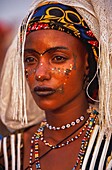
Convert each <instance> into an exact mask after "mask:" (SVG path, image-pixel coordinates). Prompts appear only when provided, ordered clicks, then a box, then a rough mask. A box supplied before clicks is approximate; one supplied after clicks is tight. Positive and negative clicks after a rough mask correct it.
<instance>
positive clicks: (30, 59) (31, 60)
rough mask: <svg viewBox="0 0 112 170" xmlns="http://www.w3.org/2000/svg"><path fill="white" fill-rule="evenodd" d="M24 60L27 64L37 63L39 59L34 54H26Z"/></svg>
mask: <svg viewBox="0 0 112 170" xmlns="http://www.w3.org/2000/svg"><path fill="white" fill-rule="evenodd" d="M24 62H25V64H27V65H30V64H36V63H37V62H38V61H37V59H36V58H35V57H34V56H26V57H25V59H24Z"/></svg>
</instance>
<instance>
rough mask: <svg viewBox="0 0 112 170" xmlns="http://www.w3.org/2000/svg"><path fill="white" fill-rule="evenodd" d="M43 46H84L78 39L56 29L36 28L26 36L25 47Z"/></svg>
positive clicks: (75, 47) (71, 47)
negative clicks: (36, 29)
mask: <svg viewBox="0 0 112 170" xmlns="http://www.w3.org/2000/svg"><path fill="white" fill-rule="evenodd" d="M43 46H46V47H47V48H48V47H53V46H66V47H69V48H70V49H73V48H74V49H77V48H78V49H79V47H80V48H85V46H84V44H83V42H81V40H80V39H78V38H75V37H73V36H72V35H70V34H67V33H65V32H61V31H57V30H38V31H34V32H32V33H30V34H29V35H28V36H27V37H26V42H25V48H29V47H30V48H31V47H32V48H37V47H39V48H42V47H43Z"/></svg>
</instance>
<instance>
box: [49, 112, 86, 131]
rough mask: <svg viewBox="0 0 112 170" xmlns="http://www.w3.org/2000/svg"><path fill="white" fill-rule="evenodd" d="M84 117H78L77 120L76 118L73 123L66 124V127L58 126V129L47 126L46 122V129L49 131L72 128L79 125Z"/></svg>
mask: <svg viewBox="0 0 112 170" xmlns="http://www.w3.org/2000/svg"><path fill="white" fill-rule="evenodd" d="M84 118H85V117H84V116H83V115H82V116H80V117H79V118H77V119H76V120H75V121H72V122H71V123H67V124H66V125H62V126H60V127H59V126H58V127H55V126H52V125H49V124H48V123H47V122H46V127H47V128H48V129H50V130H64V129H67V128H70V127H72V126H75V125H76V124H78V123H80V122H81V121H83V120H84Z"/></svg>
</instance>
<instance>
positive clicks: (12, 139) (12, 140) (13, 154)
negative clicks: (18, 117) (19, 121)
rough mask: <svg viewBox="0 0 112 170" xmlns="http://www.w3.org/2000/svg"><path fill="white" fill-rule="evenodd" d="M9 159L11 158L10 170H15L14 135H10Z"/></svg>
mask: <svg viewBox="0 0 112 170" xmlns="http://www.w3.org/2000/svg"><path fill="white" fill-rule="evenodd" d="M10 140H11V157H12V170H15V165H16V158H15V135H11V138H10Z"/></svg>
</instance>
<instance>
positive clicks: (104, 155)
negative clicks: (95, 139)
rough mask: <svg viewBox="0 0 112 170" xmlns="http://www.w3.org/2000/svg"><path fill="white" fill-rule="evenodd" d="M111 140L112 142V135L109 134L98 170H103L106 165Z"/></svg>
mask: <svg viewBox="0 0 112 170" xmlns="http://www.w3.org/2000/svg"><path fill="white" fill-rule="evenodd" d="M110 140H111V133H109V134H108V136H107V138H106V142H105V145H104V148H103V152H102V155H101V158H100V163H99V167H98V170H101V169H103V166H104V163H105V158H106V154H107V151H108V147H109V144H110Z"/></svg>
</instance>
